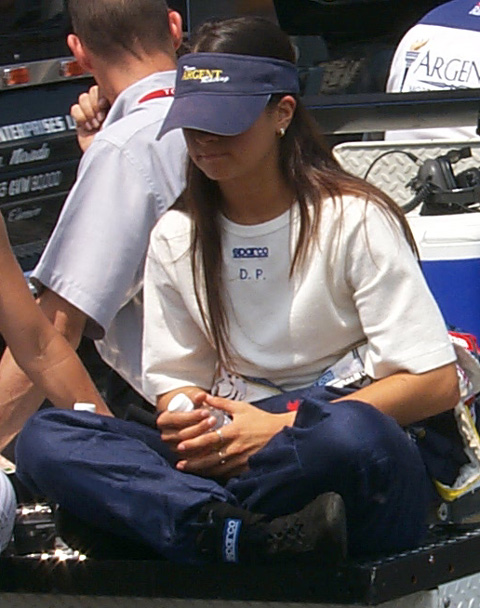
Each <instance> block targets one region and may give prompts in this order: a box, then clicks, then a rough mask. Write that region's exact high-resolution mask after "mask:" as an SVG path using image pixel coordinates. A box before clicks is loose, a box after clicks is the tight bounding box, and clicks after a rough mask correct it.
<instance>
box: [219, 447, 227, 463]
mask: <svg viewBox="0 0 480 608" xmlns="http://www.w3.org/2000/svg"><path fill="white" fill-rule="evenodd" d="M217 453H218V457H219V458H220V464H225V463H226V462H227V460H226V458H225V454H224V452H222V450H218V452H217Z"/></svg>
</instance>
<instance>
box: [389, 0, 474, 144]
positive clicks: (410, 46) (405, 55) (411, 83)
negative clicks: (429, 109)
mask: <svg viewBox="0 0 480 608" xmlns="http://www.w3.org/2000/svg"><path fill="white" fill-rule="evenodd" d="M479 47H480V5H479V4H478V2H476V1H475V0H453V2H447V3H446V4H442V5H440V6H438V7H437V8H435V9H434V10H432V11H431V12H430V13H428V14H427V15H425V17H423V18H422V19H421V20H420V21H419V22H418V23H417V24H416V25H415V26H414V27H412V28H411V29H410V30H409V31H408V32H407V33H406V34H405V36H404V37H403V39H402V40H401V41H400V43H399V45H398V47H397V49H396V51H395V55H394V57H393V61H392V65H391V68H390V75H389V78H388V82H387V92H388V93H398V92H404V93H406V92H407V93H408V92H419V91H444V90H446V89H477V88H480V55H479V52H478V49H479ZM472 137H478V136H477V134H476V125H459V126H458V127H455V128H448V129H447V128H438V129H437V128H429V129H414V130H401V131H388V132H387V133H386V134H385V139H387V140H390V141H391V140H399V139H405V140H407V139H454V140H458V139H464V138H466V139H468V138H472Z"/></svg>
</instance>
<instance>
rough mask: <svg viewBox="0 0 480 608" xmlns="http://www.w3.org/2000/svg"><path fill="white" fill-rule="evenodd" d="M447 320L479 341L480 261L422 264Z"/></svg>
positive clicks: (476, 259)
mask: <svg viewBox="0 0 480 608" xmlns="http://www.w3.org/2000/svg"><path fill="white" fill-rule="evenodd" d="M422 268H423V272H424V275H425V278H426V280H427V283H428V285H429V287H430V289H431V291H432V293H433V295H434V297H435V299H436V301H437V303H438V305H439V307H440V310H441V311H442V314H443V316H444V318H445V321H446V322H447V323H448V324H450V325H453V326H455V327H457V328H459V329H461V330H463V331H466V332H468V333H472V334H475V335H476V336H477V337H478V338H480V258H472V259H461V260H435V261H432V260H430V261H422Z"/></svg>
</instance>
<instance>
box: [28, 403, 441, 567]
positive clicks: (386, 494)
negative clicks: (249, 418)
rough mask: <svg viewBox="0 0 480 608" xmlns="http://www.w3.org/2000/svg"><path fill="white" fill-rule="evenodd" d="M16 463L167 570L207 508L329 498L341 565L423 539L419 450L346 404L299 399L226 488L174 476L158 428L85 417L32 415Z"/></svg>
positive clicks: (280, 509) (190, 541)
mask: <svg viewBox="0 0 480 608" xmlns="http://www.w3.org/2000/svg"><path fill="white" fill-rule="evenodd" d="M262 409H268V405H265V406H262ZM273 409H275V408H273ZM270 411H271V410H270ZM16 461H17V475H18V476H19V478H20V480H21V481H22V482H23V483H24V484H25V485H26V486H27V487H28V488H29V489H30V490H31V491H32V492H34V493H40V494H42V495H45V496H47V497H48V498H50V499H51V500H53V501H55V502H57V503H58V504H59V505H60V506H61V507H63V508H64V509H66V510H67V511H69V512H71V513H72V514H74V515H76V516H78V517H79V518H80V519H82V520H84V521H87V522H90V523H91V524H94V525H96V526H98V527H100V528H102V529H105V530H107V531H109V532H112V533H114V534H117V535H120V536H123V537H127V538H130V539H132V540H136V541H141V542H143V543H146V544H147V545H149V546H151V547H152V548H153V549H154V550H155V551H157V552H158V553H159V554H161V555H162V556H163V557H165V558H167V559H170V560H174V561H177V562H184V563H194V562H196V561H197V557H196V555H195V537H196V535H197V533H198V523H197V517H198V514H199V511H200V510H201V508H202V506H203V505H205V504H206V503H207V502H210V501H212V500H216V501H227V502H229V503H231V504H234V505H239V506H241V507H243V508H246V509H249V510H251V511H254V512H259V513H266V514H268V515H271V516H278V515H282V514H286V513H293V512H295V511H298V510H299V509H301V508H302V507H303V506H305V505H306V504H307V503H308V502H310V501H311V500H313V499H314V498H315V497H316V496H318V495H319V494H321V493H323V492H327V491H335V492H338V493H339V494H340V495H341V496H342V497H343V499H344V502H345V506H346V511H347V525H348V535H349V551H350V554H351V555H367V554H379V553H386V552H392V551H399V550H404V549H408V548H411V547H413V546H415V545H417V544H418V543H419V542H420V541H421V539H422V536H423V534H424V532H425V530H426V523H425V522H426V513H427V508H428V496H429V486H430V481H429V478H428V476H427V473H426V470H425V467H424V464H423V461H422V458H421V456H420V454H419V451H418V448H417V446H416V445H415V443H414V442H413V441H412V440H411V439H410V438H409V437H408V436H407V435H406V434H405V432H404V431H403V430H402V429H401V428H400V426H399V425H398V424H397V423H396V422H395V421H394V420H393V419H392V418H390V417H389V416H385V415H383V414H381V413H380V412H378V411H377V410H376V409H375V408H373V407H372V406H370V405H367V404H365V403H361V402H358V401H354V400H351V401H344V402H341V403H330V402H328V401H326V400H319V399H310V398H307V399H306V400H305V401H303V403H302V404H301V405H300V407H299V409H298V412H297V416H296V419H295V424H294V426H293V427H285V428H284V429H283V430H282V431H281V432H280V433H278V434H277V435H275V436H274V437H273V438H272V439H271V440H270V442H269V443H268V444H267V445H266V446H265V447H264V448H263V449H262V450H260V451H259V452H258V453H257V454H255V455H254V456H253V457H251V458H250V461H249V471H248V472H246V473H244V474H242V475H241V476H239V477H236V478H233V479H230V480H229V481H228V482H227V483H226V484H222V483H219V482H218V481H216V480H213V479H208V478H202V477H199V476H197V475H191V474H187V473H182V472H180V471H177V470H176V469H175V468H174V464H175V461H176V457H175V455H174V454H173V453H172V452H171V451H170V450H169V449H168V447H167V446H166V445H165V444H164V443H163V442H162V441H161V439H160V433H159V432H158V431H157V430H155V429H150V428H147V427H145V426H142V425H140V424H138V423H136V422H130V421H124V420H119V419H115V418H107V417H102V416H96V415H95V414H90V413H88V412H73V411H69V410H67V411H66V410H58V409H50V410H45V411H41V412H39V413H38V414H36V415H35V416H32V418H31V419H30V420H29V421H28V423H27V424H26V426H25V428H24V430H23V431H22V433H21V434H20V436H19V438H18V441H17V454H16Z"/></svg>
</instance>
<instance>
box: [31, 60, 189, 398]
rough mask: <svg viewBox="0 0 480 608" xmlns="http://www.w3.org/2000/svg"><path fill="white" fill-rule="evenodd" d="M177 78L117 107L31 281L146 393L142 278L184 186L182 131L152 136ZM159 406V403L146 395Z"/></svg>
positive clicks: (134, 89) (139, 89)
mask: <svg viewBox="0 0 480 608" xmlns="http://www.w3.org/2000/svg"><path fill="white" fill-rule="evenodd" d="M174 83H175V72H174V71H169V72H161V73H156V74H154V75H152V76H149V77H147V78H144V79H143V80H140V81H138V82H136V83H135V84H133V85H131V86H130V87H129V88H127V89H126V90H124V91H123V92H122V93H121V94H120V95H119V97H118V98H117V99H116V100H115V103H114V104H113V106H112V108H111V109H110V112H109V114H108V117H107V120H106V121H105V124H104V127H103V129H102V130H101V131H100V132H99V133H98V134H97V135H96V136H95V139H94V141H93V143H92V145H91V146H90V148H89V149H88V150H87V151H86V152H85V154H84V155H83V157H82V160H81V162H80V166H79V169H78V176H77V180H76V182H75V184H74V186H73V188H72V190H71V192H70V194H69V196H68V198H67V201H66V202H65V205H64V207H63V209H62V212H61V215H60V217H59V220H58V223H57V225H56V227H55V230H54V232H53V234H52V236H51V238H50V240H49V242H48V244H47V247H46V249H45V251H44V253H43V255H42V258H41V259H40V262H39V263H38V265H37V267H36V268H35V270H34V272H33V273H32V277H33V278H34V279H35V280H36V281H37V282H38V283H40V284H42V285H45V286H46V287H48V288H49V289H51V290H52V291H54V292H56V293H58V294H59V295H60V296H62V297H63V298H64V299H65V300H67V301H68V302H70V303H71V304H73V305H74V306H76V307H77V308H79V309H80V310H81V311H82V312H84V313H85V314H86V315H87V316H88V321H87V325H86V329H85V334H86V335H87V336H89V337H91V338H94V339H95V340H96V345H97V349H98V351H99V353H100V355H101V356H102V358H103V359H104V360H105V361H106V362H107V363H108V364H109V365H111V366H112V367H113V368H114V369H115V370H116V371H117V372H118V373H119V374H120V375H121V376H122V377H123V378H124V379H125V380H126V381H127V382H129V383H130V384H131V385H132V386H133V387H134V388H135V389H136V390H137V391H139V392H140V393H141V394H143V390H142V382H141V344H142V330H143V294H142V285H143V272H144V265H145V256H146V252H147V248H148V242H149V237H150V231H151V229H152V228H153V226H154V225H155V223H156V222H157V220H158V218H159V217H160V216H161V215H162V214H163V213H164V212H165V211H166V209H168V208H169V207H170V206H171V205H172V204H173V202H174V201H175V200H176V198H177V197H178V195H179V194H180V193H181V191H182V190H183V188H184V175H185V170H184V167H185V161H186V146H185V142H184V139H183V134H182V132H181V131H172V132H171V133H169V134H168V135H167V136H166V137H164V138H162V140H161V141H157V139H156V136H157V134H158V131H159V129H160V126H161V123H162V121H163V120H164V118H165V116H166V114H167V112H168V109H169V107H170V104H171V102H172V97H169V96H165V95H168V94H169V93H170V89H171V87H173V86H174ZM144 396H146V397H147V398H148V399H149V400H150V401H152V402H154V396H153V395H148V394H147V395H144Z"/></svg>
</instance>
